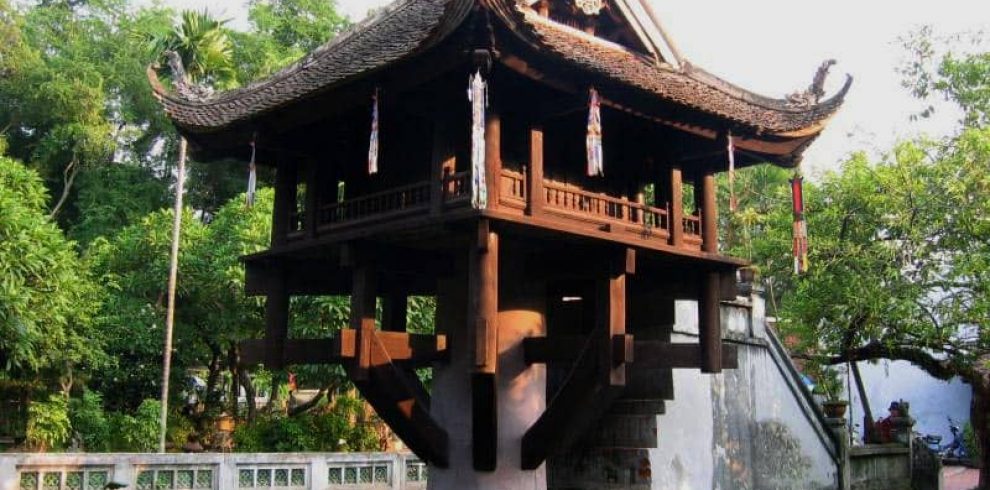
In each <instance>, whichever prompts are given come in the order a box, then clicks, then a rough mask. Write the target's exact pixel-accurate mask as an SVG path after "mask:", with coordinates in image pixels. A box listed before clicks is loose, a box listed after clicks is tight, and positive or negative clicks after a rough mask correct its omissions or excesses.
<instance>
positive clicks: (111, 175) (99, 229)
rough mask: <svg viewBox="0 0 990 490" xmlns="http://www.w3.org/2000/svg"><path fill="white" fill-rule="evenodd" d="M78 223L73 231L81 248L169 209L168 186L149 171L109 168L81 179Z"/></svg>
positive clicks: (130, 166)
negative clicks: (150, 214)
mask: <svg viewBox="0 0 990 490" xmlns="http://www.w3.org/2000/svg"><path fill="white" fill-rule="evenodd" d="M78 189H79V191H78V192H79V194H78V199H77V204H76V206H77V208H78V210H79V219H77V220H76V222H75V223H74V224H73V225H72V227H71V229H70V234H71V236H72V237H73V238H74V239H76V240H77V241H79V243H80V244H82V245H87V244H89V243H90V242H92V241H93V240H94V239H96V238H97V237H101V236H102V237H107V236H111V235H113V234H114V233H116V232H117V231H118V230H120V229H121V228H123V227H125V226H127V225H130V224H133V223H135V222H137V221H138V220H139V219H140V218H143V217H144V216H146V215H147V214H148V213H151V212H152V211H157V210H159V209H161V208H164V207H165V206H167V205H168V201H169V197H168V184H167V183H166V182H164V181H162V180H161V179H159V178H158V177H157V176H156V175H154V174H153V173H152V172H151V171H150V170H149V169H147V168H143V167H138V166H135V165H127V164H121V165H108V166H105V167H99V168H95V169H92V170H87V171H85V172H83V173H82V174H81V175H80V176H79V181H78Z"/></svg>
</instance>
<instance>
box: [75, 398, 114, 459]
mask: <svg viewBox="0 0 990 490" xmlns="http://www.w3.org/2000/svg"><path fill="white" fill-rule="evenodd" d="M69 420H70V421H71V422H72V430H73V431H74V432H75V433H76V434H77V436H78V437H79V439H80V440H81V442H82V445H83V449H85V450H86V451H89V452H103V451H108V450H110V422H109V420H107V415H106V413H105V412H104V411H103V396H101V395H100V394H99V393H97V392H95V391H86V392H84V393H83V395H82V398H75V399H72V400H71V401H70V402H69Z"/></svg>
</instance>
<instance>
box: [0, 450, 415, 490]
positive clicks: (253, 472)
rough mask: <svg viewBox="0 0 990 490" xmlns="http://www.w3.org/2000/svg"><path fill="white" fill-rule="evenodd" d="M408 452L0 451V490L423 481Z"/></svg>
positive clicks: (379, 488) (342, 489)
mask: <svg viewBox="0 0 990 490" xmlns="http://www.w3.org/2000/svg"><path fill="white" fill-rule="evenodd" d="M426 476H427V467H426V465H425V464H424V463H423V462H421V461H419V460H418V459H416V456H414V455H412V454H409V453H278V454H272V453H231V454H223V453H203V454H83V453H78V454H27V453H11V454H0V490H102V489H103V488H104V487H105V486H106V485H107V483H110V482H116V483H121V484H124V485H127V488H128V489H137V490H166V489H168V490H180V489H186V490H207V489H209V490H221V489H222V490H228V489H272V490H351V489H353V490H366V489H367V490H370V489H374V490H385V489H406V490H419V489H425V488H426Z"/></svg>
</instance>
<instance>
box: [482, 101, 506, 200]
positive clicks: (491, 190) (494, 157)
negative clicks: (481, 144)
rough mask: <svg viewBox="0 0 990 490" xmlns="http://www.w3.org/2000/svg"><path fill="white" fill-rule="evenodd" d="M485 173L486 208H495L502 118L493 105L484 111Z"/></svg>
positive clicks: (499, 172)
mask: <svg viewBox="0 0 990 490" xmlns="http://www.w3.org/2000/svg"><path fill="white" fill-rule="evenodd" d="M489 93H491V92H489ZM485 174H486V178H485V183H486V184H487V185H488V209H495V208H497V207H498V206H499V187H501V183H502V119H501V117H500V116H499V114H498V112H497V111H496V108H495V107H489V108H488V111H487V112H486V113H485Z"/></svg>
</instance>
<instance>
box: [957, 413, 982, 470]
mask: <svg viewBox="0 0 990 490" xmlns="http://www.w3.org/2000/svg"><path fill="white" fill-rule="evenodd" d="M962 436H963V447H965V448H966V454H968V455H969V459H970V460H971V461H983V450H982V449H981V448H980V440H979V438H978V437H977V435H976V431H975V430H973V424H971V423H969V422H966V425H964V426H963V433H962Z"/></svg>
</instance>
